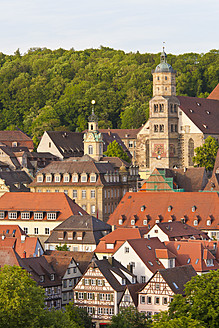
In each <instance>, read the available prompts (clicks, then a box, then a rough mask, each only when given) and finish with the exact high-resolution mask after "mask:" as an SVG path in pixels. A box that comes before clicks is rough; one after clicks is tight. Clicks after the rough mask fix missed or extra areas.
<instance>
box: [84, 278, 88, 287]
mask: <svg viewBox="0 0 219 328" xmlns="http://www.w3.org/2000/svg"><path fill="white" fill-rule="evenodd" d="M84 284H85V285H86V286H88V285H89V279H86V278H85V279H84Z"/></svg>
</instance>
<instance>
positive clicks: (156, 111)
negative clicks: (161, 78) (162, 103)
mask: <svg viewBox="0 0 219 328" xmlns="http://www.w3.org/2000/svg"><path fill="white" fill-rule="evenodd" d="M154 113H158V104H154Z"/></svg>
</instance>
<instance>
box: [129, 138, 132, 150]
mask: <svg viewBox="0 0 219 328" xmlns="http://www.w3.org/2000/svg"><path fill="white" fill-rule="evenodd" d="M132 147H133V141H131V140H130V141H129V148H132Z"/></svg>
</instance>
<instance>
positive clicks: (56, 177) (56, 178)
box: [55, 174, 61, 182]
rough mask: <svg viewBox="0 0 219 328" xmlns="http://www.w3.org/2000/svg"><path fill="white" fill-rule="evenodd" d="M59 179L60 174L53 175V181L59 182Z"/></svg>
mask: <svg viewBox="0 0 219 328" xmlns="http://www.w3.org/2000/svg"><path fill="white" fill-rule="evenodd" d="M60 181H61V176H60V174H58V175H55V182H60Z"/></svg>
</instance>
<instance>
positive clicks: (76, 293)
mask: <svg viewBox="0 0 219 328" xmlns="http://www.w3.org/2000/svg"><path fill="white" fill-rule="evenodd" d="M75 298H76V300H77V299H78V292H75Z"/></svg>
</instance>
